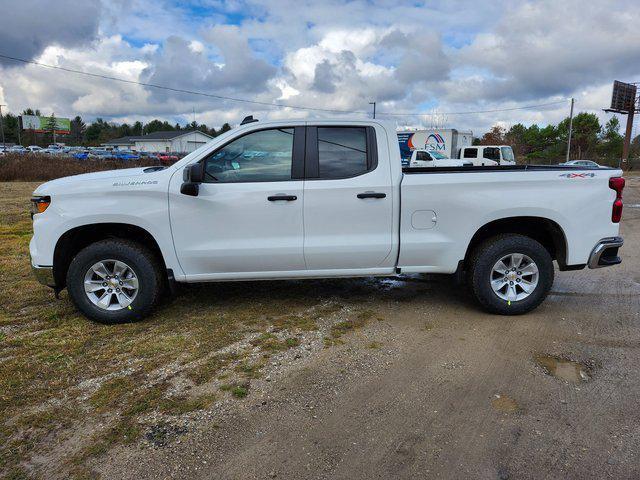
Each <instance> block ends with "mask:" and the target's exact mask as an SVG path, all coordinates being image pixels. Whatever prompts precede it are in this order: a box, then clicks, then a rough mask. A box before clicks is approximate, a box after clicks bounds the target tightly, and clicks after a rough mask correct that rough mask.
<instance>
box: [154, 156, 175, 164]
mask: <svg viewBox="0 0 640 480" xmlns="http://www.w3.org/2000/svg"><path fill="white" fill-rule="evenodd" d="M156 158H157V159H158V160H160V161H161V162H162V163H167V164H171V163H173V162H177V161H178V160H179V159H178V156H177V155H173V154H171V153H159V154H158V155H156Z"/></svg>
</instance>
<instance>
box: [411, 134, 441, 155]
mask: <svg viewBox="0 0 640 480" xmlns="http://www.w3.org/2000/svg"><path fill="white" fill-rule="evenodd" d="M408 144H409V148H410V149H411V150H415V149H420V150H435V151H436V152H446V150H447V145H446V142H445V140H444V138H442V135H440V134H439V133H437V132H434V133H428V132H416V133H414V134H412V135H411V136H410V137H409V139H408Z"/></svg>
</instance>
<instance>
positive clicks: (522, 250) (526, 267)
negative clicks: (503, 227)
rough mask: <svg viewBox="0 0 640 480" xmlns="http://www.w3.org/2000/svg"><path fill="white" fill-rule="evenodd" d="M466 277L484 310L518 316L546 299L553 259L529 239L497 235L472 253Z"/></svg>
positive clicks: (551, 278)
mask: <svg viewBox="0 0 640 480" xmlns="http://www.w3.org/2000/svg"><path fill="white" fill-rule="evenodd" d="M468 275H469V279H468V281H469V285H470V287H471V291H472V293H473V295H474V296H475V298H476V299H477V300H478V302H479V303H480V305H482V307H483V308H484V309H485V310H487V311H489V312H491V313H497V314H500V315H520V314H523V313H527V312H529V311H531V310H533V309H534V308H536V307H537V306H538V305H540V303H541V302H542V301H543V300H544V299H545V298H546V297H547V294H548V293H549V290H550V289H551V286H552V285H553V275H554V270H553V260H552V258H551V255H549V252H548V251H547V250H546V249H545V248H544V247H543V246H542V245H541V244H540V243H539V242H537V241H536V240H534V239H532V238H529V237H526V236H524V235H516V234H505V235H498V236H495V237H492V238H490V239H488V240H485V241H484V242H483V243H482V244H481V245H479V246H478V247H477V248H476V249H475V250H474V252H473V254H472V256H471V259H470V267H469V273H468Z"/></svg>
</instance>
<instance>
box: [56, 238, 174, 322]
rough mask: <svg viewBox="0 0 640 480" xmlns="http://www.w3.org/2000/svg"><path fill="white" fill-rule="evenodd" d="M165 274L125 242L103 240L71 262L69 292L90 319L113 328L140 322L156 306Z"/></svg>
mask: <svg viewBox="0 0 640 480" xmlns="http://www.w3.org/2000/svg"><path fill="white" fill-rule="evenodd" d="M161 287H162V273H161V269H160V267H159V265H158V261H157V259H156V258H155V256H154V255H153V254H152V253H151V252H150V251H149V250H147V249H146V248H144V247H143V246H142V245H139V244H137V243H135V242H131V241H129V240H123V239H110V240H102V241H100V242H96V243H93V244H91V245H89V246H87V247H85V248H84V249H82V250H81V251H80V252H79V253H78V254H77V255H76V256H75V258H74V259H73V260H72V261H71V265H70V266H69V271H68V272H67V289H68V291H69V296H70V297H71V300H72V301H73V303H74V304H75V305H76V307H77V308H78V310H80V311H81V312H82V313H83V314H84V315H85V316H87V317H88V318H90V319H92V320H95V321H97V322H100V323H107V324H114V323H126V322H131V321H135V320H140V319H142V318H143V317H145V316H146V315H147V314H148V313H149V311H150V310H151V308H152V307H153V306H154V304H155V303H156V301H157V299H158V297H159V294H160V291H161Z"/></svg>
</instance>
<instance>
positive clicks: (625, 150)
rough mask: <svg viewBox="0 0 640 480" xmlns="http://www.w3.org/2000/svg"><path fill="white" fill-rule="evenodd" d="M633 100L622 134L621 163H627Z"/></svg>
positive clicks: (634, 108) (633, 111)
mask: <svg viewBox="0 0 640 480" xmlns="http://www.w3.org/2000/svg"><path fill="white" fill-rule="evenodd" d="M633 100H634V102H633V105H631V109H629V113H628V115H627V128H626V130H625V133H624V143H623V144H622V162H628V161H629V148H630V146H631V134H632V133H633V115H634V113H635V111H636V106H635V98H634V99H633ZM622 162H621V163H622Z"/></svg>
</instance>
